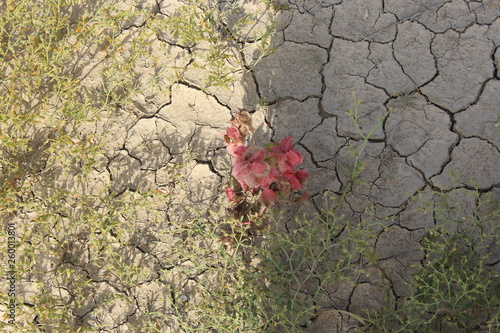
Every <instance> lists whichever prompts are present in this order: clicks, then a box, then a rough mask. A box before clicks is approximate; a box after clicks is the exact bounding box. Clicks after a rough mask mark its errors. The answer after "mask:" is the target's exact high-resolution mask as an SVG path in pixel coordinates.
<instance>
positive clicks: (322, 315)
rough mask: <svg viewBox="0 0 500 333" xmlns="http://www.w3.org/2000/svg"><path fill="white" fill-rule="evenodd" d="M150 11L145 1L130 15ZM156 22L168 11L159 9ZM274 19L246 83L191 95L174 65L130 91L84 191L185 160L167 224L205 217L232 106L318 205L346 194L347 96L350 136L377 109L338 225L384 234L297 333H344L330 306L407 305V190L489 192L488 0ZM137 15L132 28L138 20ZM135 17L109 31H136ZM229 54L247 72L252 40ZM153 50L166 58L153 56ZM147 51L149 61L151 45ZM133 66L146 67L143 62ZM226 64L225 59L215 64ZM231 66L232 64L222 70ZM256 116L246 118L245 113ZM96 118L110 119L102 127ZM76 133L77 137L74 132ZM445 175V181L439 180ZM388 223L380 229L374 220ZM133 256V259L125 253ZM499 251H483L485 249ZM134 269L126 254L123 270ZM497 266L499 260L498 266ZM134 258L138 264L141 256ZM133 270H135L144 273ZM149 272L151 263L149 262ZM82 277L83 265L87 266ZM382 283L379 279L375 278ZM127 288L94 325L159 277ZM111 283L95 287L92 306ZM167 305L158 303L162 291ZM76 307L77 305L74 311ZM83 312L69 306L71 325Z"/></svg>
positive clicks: (496, 95) (414, 244) (146, 181)
mask: <svg viewBox="0 0 500 333" xmlns="http://www.w3.org/2000/svg"><path fill="white" fill-rule="evenodd" d="M152 3H153V2H152V1H149V2H147V1H145V2H144V4H143V5H144V6H148V5H151V4H152ZM158 3H159V4H160V6H159V11H160V13H159V14H158V15H159V16H160V15H161V12H162V11H163V12H167V11H168V10H170V9H171V6H172V5H174V4H175V1H171V0H162V1H158ZM280 3H281V4H283V5H287V6H288V8H287V9H284V10H281V11H280V12H279V14H278V21H279V22H278V24H277V31H276V33H275V34H276V36H275V41H274V43H275V48H276V50H277V52H276V53H275V54H273V55H271V56H268V57H266V58H264V59H262V60H261V61H260V62H259V63H258V64H257V65H256V66H255V67H254V68H252V70H251V71H249V72H245V73H243V72H241V71H239V70H238V69H235V75H236V76H237V77H238V80H236V81H235V82H234V83H233V84H232V85H231V87H230V89H229V90H228V89H209V91H208V92H203V91H202V90H201V89H200V86H201V83H202V81H203V79H204V75H205V74H204V73H203V71H202V70H198V69H192V68H189V69H188V70H187V72H186V80H185V81H183V82H174V81H173V79H172V78H171V75H172V73H168V72H165V74H164V80H165V81H166V82H171V83H172V84H171V85H170V86H169V85H165V86H169V88H168V89H166V90H163V89H162V88H161V87H160V88H157V89H156V90H155V89H153V90H149V91H146V90H145V91H141V93H139V94H138V95H137V96H136V97H135V103H134V105H133V106H131V107H130V109H129V110H123V111H122V113H121V114H122V116H121V117H120V118H119V121H120V122H119V123H116V120H113V122H111V120H110V122H109V123H106V120H105V119H103V120H102V123H99V124H97V125H96V128H94V129H90V130H91V131H96V132H99V131H102V130H103V129H104V130H105V133H107V134H106V135H108V136H109V145H108V146H107V148H106V149H107V156H106V157H107V159H108V162H107V167H106V168H105V169H104V170H103V171H102V172H103V173H102V174H99V175H96V180H98V179H100V178H107V179H111V180H112V181H113V186H114V187H113V190H114V191H116V192H120V191H123V190H124V189H127V188H128V189H136V188H141V187H148V186H153V187H154V186H156V187H160V188H161V187H162V186H168V184H169V181H170V180H169V175H168V172H167V171H166V170H167V169H168V166H169V165H171V164H173V163H174V162H178V161H180V160H181V159H183V158H184V155H183V153H185V152H186V151H188V150H190V151H191V153H192V156H194V159H193V160H192V161H191V162H189V164H188V167H187V170H186V175H184V176H185V179H186V187H185V188H183V189H179V190H178V191H179V193H178V198H177V199H176V202H174V205H173V206H171V207H170V208H169V214H175V215H179V216H180V215H181V214H182V212H183V209H185V210H186V211H187V212H188V210H189V207H190V206H191V207H192V206H194V207H206V206H209V205H212V204H214V203H215V202H216V199H217V198H218V197H219V196H220V195H221V182H222V180H223V177H224V176H226V175H227V174H228V172H229V170H230V169H229V166H230V162H229V159H228V156H227V154H226V153H225V150H224V142H223V140H222V138H221V132H222V131H223V130H224V128H225V127H226V126H227V122H228V120H229V119H230V117H231V112H232V110H236V109H237V108H246V109H248V110H251V111H252V113H253V121H254V127H255V128H256V129H257V130H256V133H255V136H254V139H253V140H255V142H257V143H261V142H266V141H268V140H269V139H272V140H275V141H277V140H281V139H282V138H283V137H284V136H287V135H291V136H293V138H294V142H296V145H297V148H298V149H299V150H300V151H301V152H302V153H303V155H304V158H305V162H304V165H305V167H306V168H307V169H308V171H309V173H310V181H309V184H308V188H307V191H308V193H309V195H310V197H311V202H312V205H311V209H310V210H311V211H314V208H315V207H321V205H322V202H321V197H322V196H321V194H322V193H323V192H324V191H327V190H329V191H333V192H336V193H340V192H341V191H342V189H343V188H344V187H345V186H346V182H347V175H346V173H345V171H344V170H345V167H347V169H349V167H350V166H352V163H353V157H352V156H351V155H350V154H349V152H348V147H349V145H354V146H356V145H359V144H360V143H361V141H360V140H361V138H360V135H359V133H357V132H356V129H355V127H354V125H353V122H352V120H351V119H350V118H349V117H348V114H347V110H350V109H352V107H353V98H352V92H353V91H354V92H355V93H356V97H357V98H359V99H360V100H361V104H360V107H359V114H360V124H361V128H362V131H363V132H364V133H365V134H366V133H368V132H369V131H370V130H371V129H372V128H373V127H374V126H375V125H376V123H377V121H378V119H380V118H381V117H382V116H383V115H384V113H385V112H386V111H387V110H391V111H390V114H389V116H388V117H387V119H386V120H385V122H384V124H383V126H381V127H380V128H378V129H377V130H376V131H375V133H374V135H373V136H372V137H371V139H370V141H369V143H368V145H367V147H366V151H365V153H364V154H363V156H362V160H363V161H364V162H366V166H365V169H364V170H363V171H362V172H361V175H360V177H361V179H363V180H364V181H365V182H366V183H367V184H368V185H355V186H354V187H353V189H352V191H351V193H350V194H349V195H348V196H347V197H346V200H347V203H348V209H346V211H345V214H346V215H348V216H350V217H351V218H352V219H354V220H356V219H360V218H361V217H362V214H363V212H364V209H365V207H367V206H373V207H374V212H375V216H376V218H378V219H380V220H383V219H384V220H385V219H388V220H385V221H386V222H384V223H386V228H385V229H384V230H381V231H380V233H379V235H378V237H377V239H376V240H375V241H374V248H375V255H376V259H377V260H378V261H379V267H378V268H377V269H375V268H373V272H371V273H372V274H370V275H368V274H367V276H362V277H358V279H357V280H355V281H353V282H354V284H353V285H352V286H344V287H342V288H340V287H338V286H332V287H331V289H330V290H327V291H328V293H327V294H328V295H327V297H324V298H323V300H322V304H320V306H321V307H322V308H324V309H325V310H323V311H320V312H319V314H318V316H317V318H316V320H315V321H314V323H313V324H312V325H311V327H310V328H309V329H308V330H309V331H311V332H347V331H354V330H355V327H356V321H353V320H350V319H349V316H348V314H346V313H342V312H338V311H333V310H329V309H339V310H345V311H349V312H352V313H354V314H359V315H362V314H363V310H366V309H374V308H377V307H379V306H381V304H382V303H383V302H386V299H385V298H386V297H385V294H384V295H383V291H382V290H383V288H386V287H389V288H390V290H391V292H390V298H391V300H390V302H395V300H396V299H400V298H404V297H405V296H408V294H409V290H408V287H407V284H406V283H407V282H408V281H409V280H408V279H409V276H410V274H412V272H414V269H415V268H414V267H412V265H413V264H415V263H420V262H421V261H422V260H423V259H424V253H423V252H422V251H421V250H420V247H419V241H420V240H421V239H422V237H423V236H424V235H425V230H426V228H430V227H432V226H433V220H432V217H430V216H427V217H426V216H421V215H418V214H415V213H413V211H414V209H415V208H418V207H419V205H423V203H422V202H420V201H418V200H417V201H410V200H409V199H410V198H411V197H412V196H413V195H415V194H416V193H417V192H422V193H424V196H426V197H428V198H430V199H432V193H431V192H430V191H431V190H433V189H442V190H452V189H454V188H460V190H459V191H458V192H457V196H460V197H463V198H465V197H466V196H467V192H468V191H473V190H474V189H475V188H476V187H477V188H479V189H480V190H481V191H482V192H483V193H486V192H493V193H495V195H496V196H499V195H500V135H499V134H500V131H499V128H498V127H497V125H496V124H497V122H498V117H499V110H500V107H499V105H500V2H499V1H498V0H483V1H473V0H288V2H287V1H285V0H282V1H281V2H280ZM144 19H146V18H144ZM140 26H141V22H135V23H134V24H131V25H130V27H129V28H128V29H126V30H125V31H124V32H123V38H124V40H126V35H127V34H133V33H136V30H138V29H141V27H140ZM171 38H172V37H171V36H157V37H156V38H154V40H153V42H152V44H151V49H152V50H153V51H152V52H158V53H159V55H158V57H159V58H160V59H164V62H165V63H172V59H174V60H173V61H174V62H175V64H176V66H178V67H181V68H182V67H184V68H188V67H189V63H188V61H187V60H186V59H187V58H186V57H187V55H186V52H187V49H188V48H185V47H181V46H179V45H177V44H176V43H174V42H173V40H172V39H171ZM247 46H248V47H247V48H245V49H244V50H243V51H242V60H243V61H244V63H245V64H246V65H247V67H248V68H249V64H250V62H251V61H252V60H254V59H255V57H256V52H254V51H253V49H252V43H249V44H248V45H247ZM160 48H163V49H166V50H167V52H168V53H167V54H166V55H165V54H161V53H160V51H159V50H160ZM163 49H162V50H163ZM141 66H142V67H140V68H138V69H137V71H138V72H141V73H144V74H146V76H147V74H148V73H153V72H154V69H153V67H152V65H151V64H148V63H147V62H145V63H143V64H142V65H141ZM228 66H231V64H228ZM235 68H236V67H235ZM263 102H264V104H265V105H267V107H266V108H257V107H256V106H257V105H258V104H263ZM110 119H111V118H110ZM82 130H83V129H82ZM452 171H453V172H455V174H456V177H453V176H452V174H451V172H452ZM387 221H390V222H387ZM135 255H137V256H138V257H140V256H144V257H146V255H145V254H144V253H137V254H135ZM497 256H498V253H497ZM137 260H139V259H137ZM496 260H497V265H496V266H497V268H498V265H500V264H499V263H498V257H497V259H496ZM146 262H147V260H146ZM145 264H148V263H145V261H142V265H145ZM150 264H151V265H154V263H150ZM87 269H88V270H91V268H87ZM380 270H383V271H384V273H385V277H384V279H381V278H380V276H381V272H380ZM145 281H146V282H145V283H144V284H142V285H141V286H140V287H138V288H137V289H136V290H135V291H134V292H136V294H137V298H136V299H137V302H136V304H126V303H123V304H120V303H117V304H113V306H110V309H109V312H108V313H107V314H106V316H105V317H103V318H100V319H99V322H100V325H101V326H103V325H104V326H105V327H108V328H109V329H111V328H112V329H113V330H115V331H117V332H118V331H119V330H120V329H121V330H126V329H127V320H128V319H129V318H133V314H134V313H135V311H137V308H140V307H141V306H143V305H142V303H145V302H146V301H147V295H148V293H151V292H153V291H154V292H156V293H157V292H160V293H161V292H162V285H161V280H160V279H148V278H147V277H146V278H145ZM106 288H107V289H109V288H110V287H109V286H107V285H106V284H101V287H100V288H99V289H98V290H97V293H96V294H95V295H94V301H93V302H95V303H98V302H99V301H100V300H99V298H102V297H104V295H105V294H106V293H108V292H113V290H106ZM165 297H167V296H165ZM88 306H89V309H90V308H91V307H92V304H89V305H88ZM89 309H80V310H79V311H80V312H81V314H84V313H86V312H88V310H89Z"/></svg>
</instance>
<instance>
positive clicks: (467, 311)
mask: <svg viewBox="0 0 500 333" xmlns="http://www.w3.org/2000/svg"><path fill="white" fill-rule="evenodd" d="M457 193H459V194H460V193H461V194H465V196H467V197H469V199H472V201H473V202H474V205H473V207H471V206H470V204H468V203H469V202H470V201H471V200H467V199H463V200H460V201H456V198H454V197H455V196H456V194H457ZM434 194H435V197H434V200H433V201H432V202H430V201H429V202H428V203H427V206H426V207H424V208H423V209H422V210H425V211H426V212H427V213H429V212H430V213H432V214H433V216H434V219H435V227H434V228H432V229H430V230H428V231H427V235H426V236H425V238H424V239H423V240H422V241H421V246H422V250H423V251H424V252H425V254H426V257H425V260H424V261H423V263H422V265H418V266H417V268H418V270H417V272H416V273H415V274H414V275H413V276H412V279H411V283H410V288H411V295H410V296H409V297H407V298H406V299H404V300H401V302H400V303H399V304H397V309H396V310H394V309H393V308H384V309H382V311H380V312H378V313H372V314H370V320H368V322H370V324H371V325H370V327H369V328H368V329H367V331H376V332H455V331H457V332H458V331H460V332H473V331H474V332H476V331H480V330H483V331H485V332H497V331H498V328H499V327H500V289H499V282H500V273H499V272H498V270H495V268H494V266H495V265H497V264H498V262H497V261H498V246H499V245H500V239H499V237H498V235H499V232H500V226H499V224H498V221H499V219H500V204H499V201H498V200H499V199H498V198H495V197H494V196H493V194H492V193H488V194H480V193H479V192H477V191H466V190H460V189H459V190H455V191H453V192H450V193H441V192H436V193H434Z"/></svg>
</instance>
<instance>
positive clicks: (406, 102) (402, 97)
mask: <svg viewBox="0 0 500 333" xmlns="http://www.w3.org/2000/svg"><path fill="white" fill-rule="evenodd" d="M414 97H415V92H407V93H400V94H398V97H397V98H396V100H395V101H396V105H398V106H403V107H409V106H413V105H414V103H415V101H414Z"/></svg>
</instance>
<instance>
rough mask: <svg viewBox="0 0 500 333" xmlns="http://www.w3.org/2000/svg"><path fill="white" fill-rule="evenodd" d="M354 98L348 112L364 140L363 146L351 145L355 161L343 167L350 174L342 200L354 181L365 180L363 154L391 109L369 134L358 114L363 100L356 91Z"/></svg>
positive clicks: (350, 150)
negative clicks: (361, 175) (362, 177)
mask: <svg viewBox="0 0 500 333" xmlns="http://www.w3.org/2000/svg"><path fill="white" fill-rule="evenodd" d="M352 96H353V100H354V108H353V109H352V110H349V112H348V114H349V117H350V118H351V119H352V121H353V123H354V126H355V128H356V132H357V133H358V134H359V135H360V136H361V138H362V141H361V146H360V147H359V148H357V149H355V148H354V146H353V145H350V146H349V153H350V154H351V155H353V156H354V162H353V164H352V165H350V166H349V167H348V168H347V167H343V169H344V171H345V172H346V174H348V179H347V184H345V186H344V188H343V190H342V200H341V202H342V201H343V200H344V199H345V197H346V195H347V194H348V193H349V192H350V191H351V189H352V186H353V184H354V183H362V182H363V180H362V179H361V178H360V174H361V172H362V171H363V169H364V167H365V165H364V163H363V162H361V156H362V155H363V153H364V152H365V150H366V145H367V144H368V143H369V142H370V138H371V137H372V136H373V133H375V131H376V130H377V128H379V127H381V126H382V125H383V124H384V121H385V119H386V118H387V116H388V115H389V113H390V110H388V111H387V112H385V113H384V115H383V116H382V117H380V118H379V119H378V121H377V123H376V124H375V126H373V128H372V129H371V130H370V132H368V133H367V134H364V132H363V130H362V129H361V125H360V122H359V114H358V108H359V105H360V103H361V100H359V99H358V98H356V95H355V93H354V92H353V95H352Z"/></svg>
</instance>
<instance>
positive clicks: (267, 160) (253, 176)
mask: <svg viewBox="0 0 500 333" xmlns="http://www.w3.org/2000/svg"><path fill="white" fill-rule="evenodd" d="M230 123H231V126H230V127H228V128H227V129H226V131H225V132H224V141H225V142H226V148H227V151H228V152H229V154H230V155H231V156H232V158H233V166H232V176H233V185H232V187H227V188H226V195H227V198H228V200H229V202H230V208H229V209H228V210H229V212H230V213H231V214H232V215H233V217H235V218H236V219H238V220H239V221H241V223H243V224H244V225H250V226H252V227H255V226H254V225H253V224H254V222H256V220H257V219H256V218H257V217H260V216H262V215H263V214H264V213H265V212H266V210H267V208H268V207H271V206H273V205H274V204H276V203H277V202H278V201H290V200H289V199H288V198H290V197H291V196H292V195H294V194H295V193H297V191H299V190H301V189H302V188H303V187H304V185H305V182H306V180H307V178H308V176H309V175H308V173H307V171H306V169H299V170H297V167H298V166H299V165H300V164H301V163H302V161H303V156H302V154H301V153H300V152H298V151H297V150H295V149H294V147H293V143H292V137H291V136H287V137H285V138H283V139H282V140H281V142H279V143H275V142H269V143H268V144H267V145H266V148H261V147H257V146H246V145H245V144H244V142H245V139H246V137H247V135H248V134H250V133H252V132H253V127H252V121H251V117H250V114H249V113H248V112H246V111H245V110H239V112H237V113H236V115H235V116H233V117H232V119H231V121H230ZM307 198H308V196H307V193H305V192H304V193H303V194H302V195H301V196H300V197H296V198H295V199H294V200H291V202H300V201H303V200H306V199H307Z"/></svg>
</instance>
